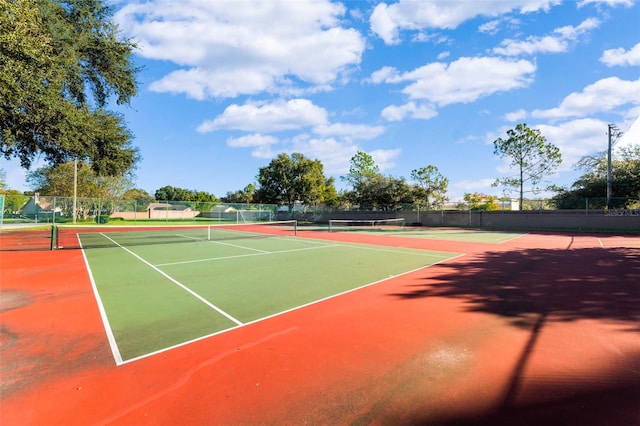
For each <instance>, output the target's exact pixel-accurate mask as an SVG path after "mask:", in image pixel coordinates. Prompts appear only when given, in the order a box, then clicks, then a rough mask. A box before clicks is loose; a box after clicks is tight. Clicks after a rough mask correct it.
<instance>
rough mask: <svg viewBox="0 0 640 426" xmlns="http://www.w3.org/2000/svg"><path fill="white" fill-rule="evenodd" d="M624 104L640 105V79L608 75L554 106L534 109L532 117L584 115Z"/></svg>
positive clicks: (611, 109) (613, 108)
mask: <svg viewBox="0 0 640 426" xmlns="http://www.w3.org/2000/svg"><path fill="white" fill-rule="evenodd" d="M624 105H634V106H635V105H640V79H638V80H635V81H628V80H621V79H620V78H618V77H609V78H604V79H602V80H598V81H596V82H595V83H593V84H591V85H589V86H587V87H585V88H584V89H583V90H582V92H574V93H571V94H569V95H568V96H567V97H565V98H564V99H563V100H562V102H561V103H560V105H559V106H558V107H556V108H551V109H547V110H538V109H536V110H534V111H532V112H531V116H532V117H534V118H554V119H558V118H566V117H585V116H587V115H589V114H593V113H596V112H608V111H613V110H615V109H616V108H619V107H621V106H624Z"/></svg>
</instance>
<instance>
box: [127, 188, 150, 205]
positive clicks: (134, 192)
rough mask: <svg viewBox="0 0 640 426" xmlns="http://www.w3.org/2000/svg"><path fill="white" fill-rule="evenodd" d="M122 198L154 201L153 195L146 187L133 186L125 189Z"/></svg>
mask: <svg viewBox="0 0 640 426" xmlns="http://www.w3.org/2000/svg"><path fill="white" fill-rule="evenodd" d="M122 199H123V200H131V201H144V202H150V201H153V196H152V195H151V194H149V193H148V192H147V191H145V190H144V189H140V188H132V189H129V190H127V191H125V193H124V194H122Z"/></svg>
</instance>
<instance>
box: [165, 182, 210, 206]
mask: <svg viewBox="0 0 640 426" xmlns="http://www.w3.org/2000/svg"><path fill="white" fill-rule="evenodd" d="M154 197H155V199H156V200H158V201H190V202H197V203H214V202H217V201H218V199H217V198H216V196H215V195H213V194H210V193H208V192H205V191H194V190H191V189H183V188H174V187H172V186H169V185H167V186H163V187H162V188H159V189H157V190H156V192H155V194H154Z"/></svg>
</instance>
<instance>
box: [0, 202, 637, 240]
mask: <svg viewBox="0 0 640 426" xmlns="http://www.w3.org/2000/svg"><path fill="white" fill-rule="evenodd" d="M2 204H3V205H2V217H1V218H0V219H1V221H0V224H8V223H38V224H41V223H72V222H73V221H74V210H75V221H76V222H77V223H102V224H106V223H113V222H116V223H129V224H136V223H140V224H145V223H153V222H155V223H162V222H192V223H193V222H202V221H206V222H236V223H242V222H258V221H270V220H283V219H298V220H300V221H303V222H309V223H327V222H328V221H329V220H331V219H389V218H404V219H405V223H406V224H407V225H422V226H461V227H481V228H483V227H489V228H540V229H550V228H557V229H586V230H588V229H604V230H607V229H610V230H618V229H620V230H623V229H624V230H632V231H633V230H640V199H639V198H612V199H609V200H607V199H606V198H582V199H579V198H575V199H570V200H568V199H564V200H561V203H559V202H558V200H555V199H539V200H526V201H525V202H524V204H523V206H522V209H519V208H518V203H517V202H514V201H511V200H507V201H501V202H499V203H498V205H497V206H496V205H493V206H492V209H491V210H489V209H487V206H482V205H480V206H478V205H477V204H470V203H467V202H465V201H460V202H451V203H447V204H446V205H444V206H443V207H442V208H440V209H437V210H434V209H426V208H425V207H424V206H421V205H418V204H402V205H400V204H399V205H396V206H394V208H389V207H385V208H383V209H376V208H370V209H368V210H360V209H358V208H354V207H353V206H350V207H347V206H342V207H328V206H324V205H303V204H300V203H296V204H295V205H294V206H292V207H291V208H289V207H287V206H278V205H275V204H239V203H221V202H218V203H204V202H192V201H161V200H154V201H142V200H107V199H100V198H77V199H76V200H75V202H74V199H73V198H72V197H50V196H39V195H34V196H25V195H4V196H3V203H2ZM607 206H609V207H607Z"/></svg>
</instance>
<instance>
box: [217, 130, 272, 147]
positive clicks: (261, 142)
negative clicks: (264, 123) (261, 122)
mask: <svg viewBox="0 0 640 426" xmlns="http://www.w3.org/2000/svg"><path fill="white" fill-rule="evenodd" d="M277 142H278V139H276V138H274V137H273V136H269V135H262V134H260V133H254V134H252V135H245V136H241V137H238V138H229V139H227V145H229V146H230V147H233V148H251V147H263V146H269V145H273V144H275V143H277Z"/></svg>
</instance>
